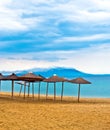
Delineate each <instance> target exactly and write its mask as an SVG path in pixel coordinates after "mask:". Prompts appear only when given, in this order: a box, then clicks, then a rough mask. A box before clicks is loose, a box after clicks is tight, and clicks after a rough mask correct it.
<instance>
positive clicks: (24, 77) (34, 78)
mask: <svg viewBox="0 0 110 130" xmlns="http://www.w3.org/2000/svg"><path fill="white" fill-rule="evenodd" d="M19 80H24V81H28V82H32V93H33V98H34V82H38V81H42V80H43V78H42V77H41V76H38V75H35V74H33V73H32V72H30V73H27V74H25V75H22V76H20V77H19ZM29 89H30V85H29V86H28V96H29ZM25 91H26V85H24V98H25Z"/></svg>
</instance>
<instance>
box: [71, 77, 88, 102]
mask: <svg viewBox="0 0 110 130" xmlns="http://www.w3.org/2000/svg"><path fill="white" fill-rule="evenodd" d="M69 82H71V83H75V84H79V89H78V102H79V98H80V84H91V82H89V81H87V80H85V79H83V78H76V79H72V80H70V81H69Z"/></svg>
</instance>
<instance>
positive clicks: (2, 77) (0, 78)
mask: <svg viewBox="0 0 110 130" xmlns="http://www.w3.org/2000/svg"><path fill="white" fill-rule="evenodd" d="M1 80H5V76H3V75H2V74H1V73H0V92H1Z"/></svg>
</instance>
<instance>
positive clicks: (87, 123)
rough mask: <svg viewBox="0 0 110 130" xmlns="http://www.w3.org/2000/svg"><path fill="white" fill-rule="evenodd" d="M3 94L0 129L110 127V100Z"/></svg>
mask: <svg viewBox="0 0 110 130" xmlns="http://www.w3.org/2000/svg"><path fill="white" fill-rule="evenodd" d="M52 98H53V97H49V99H48V100H47V101H46V100H45V99H44V97H43V96H42V97H41V99H40V100H39V101H38V99H37V97H36V98H35V99H34V100H33V99H32V98H27V97H26V99H25V100H24V99H23V98H22V97H18V96H17V95H16V96H14V98H13V99H12V98H11V96H8V94H7V95H6V94H5V95H4V94H2V95H0V130H110V99H81V100H80V103H77V101H76V98H72V97H65V98H64V99H63V102H61V101H60V100H59V97H57V101H55V102H54V101H53V99H52Z"/></svg>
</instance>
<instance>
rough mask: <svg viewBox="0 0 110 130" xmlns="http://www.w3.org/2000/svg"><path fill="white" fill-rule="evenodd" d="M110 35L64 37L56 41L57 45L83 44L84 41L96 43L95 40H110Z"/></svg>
mask: <svg viewBox="0 0 110 130" xmlns="http://www.w3.org/2000/svg"><path fill="white" fill-rule="evenodd" d="M109 39H110V34H94V35H89V36H77V37H62V38H60V39H57V40H55V42H56V43H59V42H81V41H82V42H83V41H94V40H109Z"/></svg>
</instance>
